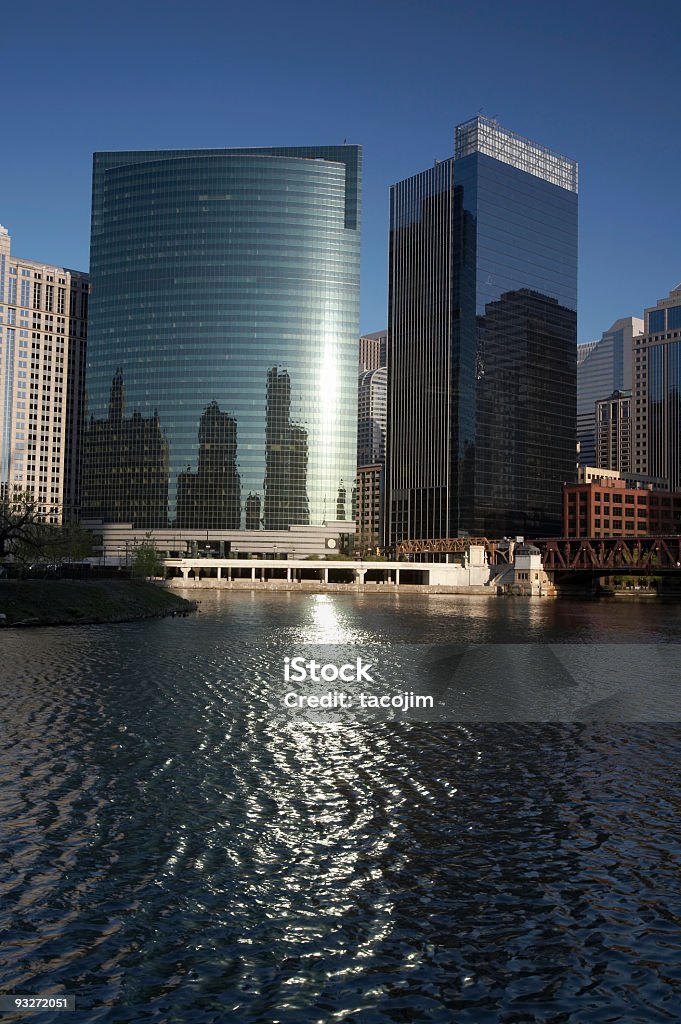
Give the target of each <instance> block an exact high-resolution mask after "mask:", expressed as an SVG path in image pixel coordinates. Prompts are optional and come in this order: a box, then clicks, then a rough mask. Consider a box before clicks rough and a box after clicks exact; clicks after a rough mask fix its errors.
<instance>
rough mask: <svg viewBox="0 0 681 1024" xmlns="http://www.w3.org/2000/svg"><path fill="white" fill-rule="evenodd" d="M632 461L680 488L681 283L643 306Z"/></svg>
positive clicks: (636, 348) (636, 349) (636, 361)
mask: <svg viewBox="0 0 681 1024" xmlns="http://www.w3.org/2000/svg"><path fill="white" fill-rule="evenodd" d="M633 377H634V382H633V397H634V435H635V451H634V465H635V469H636V472H637V473H644V474H647V475H649V476H654V477H661V478H663V479H664V480H665V481H666V482H667V486H668V487H669V489H670V490H672V491H679V490H681V285H678V286H677V287H676V288H674V289H672V291H671V292H670V293H669V295H668V296H667V298H665V299H660V300H659V302H658V303H657V305H656V306H655V307H654V308H650V309H646V310H645V328H644V332H643V333H642V334H640V335H638V336H637V337H635V338H634V366H633Z"/></svg>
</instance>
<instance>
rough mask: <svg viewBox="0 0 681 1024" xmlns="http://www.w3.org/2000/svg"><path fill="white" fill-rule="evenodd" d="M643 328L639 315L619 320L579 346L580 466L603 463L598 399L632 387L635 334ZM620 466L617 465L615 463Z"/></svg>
mask: <svg viewBox="0 0 681 1024" xmlns="http://www.w3.org/2000/svg"><path fill="white" fill-rule="evenodd" d="M642 330H643V320H641V319H640V318H639V317H634V316H630V317H623V318H622V319H620V320H616V321H615V323H614V324H613V325H612V327H610V328H609V329H608V330H607V331H603V334H602V335H601V337H600V339H599V340H598V341H589V342H586V344H584V345H578V346H577V441H578V442H579V455H578V461H579V465H580V466H597V465H599V463H598V459H597V455H596V402H599V401H602V400H604V399H606V398H608V397H609V396H610V395H611V394H612V393H613V392H614V391H629V390H631V383H632V381H631V353H632V345H633V338H634V336H635V335H637V334H640V333H641V331H642ZM614 468H616V467H614Z"/></svg>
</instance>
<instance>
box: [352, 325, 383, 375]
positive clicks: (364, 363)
mask: <svg viewBox="0 0 681 1024" xmlns="http://www.w3.org/2000/svg"><path fill="white" fill-rule="evenodd" d="M387 345H388V332H387V331H374V333H373V334H363V335H362V336H361V337H360V339H359V369H360V372H362V371H364V370H377V369H378V367H379V366H387V363H388V355H387Z"/></svg>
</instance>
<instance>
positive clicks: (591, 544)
mask: <svg viewBox="0 0 681 1024" xmlns="http://www.w3.org/2000/svg"><path fill="white" fill-rule="evenodd" d="M532 544H534V545H535V546H536V547H538V548H539V550H540V551H541V556H542V563H543V565H544V568H545V569H546V570H547V571H548V572H551V571H552V570H553V571H563V572H565V571H567V572H570V571H573V572H574V571H578V570H582V571H584V570H586V571H594V570H603V569H612V570H613V572H618V571H622V572H624V571H626V570H629V571H632V570H633V571H637V572H640V573H650V574H655V573H658V572H660V571H666V572H669V571H671V570H674V571H676V570H681V536H674V537H582V538H579V539H575V538H570V539H561V540H557V539H556V538H550V539H548V540H534V541H532Z"/></svg>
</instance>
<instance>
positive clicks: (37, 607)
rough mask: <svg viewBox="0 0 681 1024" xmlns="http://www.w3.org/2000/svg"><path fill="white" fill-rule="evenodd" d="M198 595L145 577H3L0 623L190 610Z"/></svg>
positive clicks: (113, 618)
mask: <svg viewBox="0 0 681 1024" xmlns="http://www.w3.org/2000/svg"><path fill="white" fill-rule="evenodd" d="M197 608H198V603H197V601H195V600H193V599H191V598H190V599H187V598H184V597H181V596H180V595H179V594H173V593H171V592H169V591H168V590H167V589H166V588H164V587H159V586H157V585H156V584H155V583H148V582H146V581H142V580H109V579H104V580H5V581H2V582H0V628H2V629H25V628H29V627H40V626H85V625H92V626H94V625H105V624H107V623H120V622H138V621H142V620H144V619H162V618H168V617H172V616H178V615H180V616H182V617H184V616H186V615H189V614H190V613H191V612H195V611H196V610H197Z"/></svg>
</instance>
